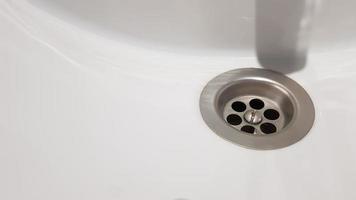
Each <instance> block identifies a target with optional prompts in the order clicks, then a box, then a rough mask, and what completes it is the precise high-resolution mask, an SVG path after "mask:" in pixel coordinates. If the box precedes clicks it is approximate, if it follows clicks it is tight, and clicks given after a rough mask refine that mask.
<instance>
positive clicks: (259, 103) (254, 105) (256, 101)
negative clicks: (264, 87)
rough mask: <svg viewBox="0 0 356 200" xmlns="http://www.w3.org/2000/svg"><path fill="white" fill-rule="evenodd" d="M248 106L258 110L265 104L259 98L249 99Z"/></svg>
mask: <svg viewBox="0 0 356 200" xmlns="http://www.w3.org/2000/svg"><path fill="white" fill-rule="evenodd" d="M250 106H251V108H253V109H256V110H260V109H262V108H263V107H264V106H265V103H263V101H261V100H260V99H252V100H251V101H250Z"/></svg>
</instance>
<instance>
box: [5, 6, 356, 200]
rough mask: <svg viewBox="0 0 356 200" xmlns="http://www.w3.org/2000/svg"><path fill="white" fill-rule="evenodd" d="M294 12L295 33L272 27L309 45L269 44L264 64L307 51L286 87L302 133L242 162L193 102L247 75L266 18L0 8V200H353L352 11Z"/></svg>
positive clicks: (240, 10) (355, 73)
mask: <svg viewBox="0 0 356 200" xmlns="http://www.w3.org/2000/svg"><path fill="white" fill-rule="evenodd" d="M304 2H305V4H308V3H310V5H312V6H311V7H307V8H312V9H310V10H309V9H307V10H304V9H302V10H303V12H299V13H297V12H296V13H294V15H293V16H299V15H300V13H303V14H302V15H300V16H307V17H305V18H303V19H307V20H304V22H305V23H302V22H303V20H302V21H298V20H296V19H295V18H294V21H293V20H291V21H290V20H289V19H290V18H287V17H286V18H285V19H284V18H283V17H279V18H278V19H279V20H282V21H280V22H283V23H285V24H286V25H291V24H293V23H295V24H297V22H300V23H301V24H307V25H306V26H300V27H302V28H303V27H304V28H303V29H299V28H295V26H290V27H289V29H288V30H290V28H294V29H295V30H296V31H301V30H304V32H302V33H306V34H305V35H306V37H305V38H308V39H307V40H305V41H304V39H305V38H304V37H300V38H298V37H297V36H300V35H303V34H297V35H294V36H293V34H287V35H283V34H282V35H283V36H285V37H286V38H287V39H288V38H292V39H294V41H295V42H293V43H290V44H292V45H286V46H282V48H277V47H275V46H274V48H276V51H273V52H278V51H279V50H281V49H283V48H284V47H290V46H293V45H294V44H298V45H297V46H298V47H300V45H299V44H304V45H301V46H302V48H301V50H302V51H303V53H305V54H302V55H306V52H307V51H306V49H307V46H309V47H310V48H309V53H308V57H307V59H306V62H305V66H304V67H303V68H301V69H298V70H294V71H293V70H291V71H290V73H288V76H289V77H291V78H293V79H294V80H296V81H297V82H298V83H300V84H301V85H302V86H303V87H304V88H305V89H306V90H307V91H308V93H309V94H310V96H311V97H312V99H313V101H314V104H315V107H316V121H315V124H314V127H313V128H312V130H311V132H310V133H309V134H308V135H307V136H306V137H305V138H304V139H303V140H302V141H300V142H298V143H297V144H295V145H293V146H290V147H288V148H284V149H281V150H274V151H254V150H248V149H244V148H241V147H239V146H236V145H233V144H231V143H229V142H226V141H225V140H222V139H221V138H219V137H218V136H216V135H215V134H214V133H213V132H212V131H211V130H210V129H209V128H208V127H207V126H206V125H205V123H204V121H203V120H202V118H201V116H200V111H199V95H200V92H201V91H202V89H203V87H204V85H205V84H206V83H207V82H208V81H209V80H210V79H212V78H213V77H214V76H216V75H218V74H220V73H222V72H225V71H228V70H231V69H234V68H240V67H255V66H256V67H258V66H259V63H258V62H257V59H256V56H255V55H256V49H257V48H256V47H258V44H259V43H258V41H262V42H266V40H258V38H259V37H258V36H257V35H256V34H255V28H262V30H266V29H265V28H266V27H264V26H257V24H256V23H255V21H257V20H256V17H255V16H257V15H255V14H256V13H259V14H262V16H264V15H263V14H264V12H271V11H274V10H273V7H272V8H271V7H268V6H267V5H264V4H262V5H261V4H259V3H258V2H257V3H253V2H251V1H242V0H223V1H215V0H214V1H213V0H209V1H206V0H205V1H203V0H200V1H199V0H194V1H178V0H177V1H175V0H169V1H168V0H166V1H163V0H150V1H148V0H147V1H143V0H131V1H124V0H120V1H114V0H102V1H99V0H87V1H84V0H77V1H69V0H52V1H45V0H28V1H25V0H1V1H0V33H1V34H0V35H1V37H0V61H1V64H0V199H4V200H22V199H26V200H47V199H52V200H56V199H58V200H62V199H66V200H70V199H73V200H78V199H85V200H94V199H105V200H110V199H120V200H137V199H152V200H156V199H162V200H163V199H164V200H166V199H171V200H198V199H199V200H200V199H204V200H215V199H224V200H233V199H246V200H247V199H248V200H258V199H268V200H285V199H290V200H299V199H305V200H315V199H323V200H334V199H343V200H353V199H355V198H356V191H355V189H354V188H355V186H354V185H355V184H356V145H355V140H356V135H355V133H356V131H355V130H356V124H355V123H353V121H352V120H353V119H354V116H355V115H356V109H355V106H354V104H355V103H356V88H355V87H356V17H355V12H354V8H355V6H356V3H355V2H353V1H347V0H338V1H336V0H324V1H304ZM260 3H261V2H260ZM271 3H278V1H277V0H275V1H271ZM308 5H309V4H308ZM266 6H267V7H266ZM297 6H300V5H295V4H294V7H297ZM257 8H258V9H257ZM263 8H265V9H263ZM284 8H285V9H290V8H291V7H290V6H289V4H288V5H284ZM303 8H304V7H303ZM256 10H259V11H260V12H256ZM281 10H282V11H283V9H277V8H276V10H275V12H276V13H275V14H276V16H283V12H282V13H281V12H279V11H281ZM291 10H292V11H293V10H294V9H291ZM295 10H298V9H297V8H296V9H295ZM299 11H300V8H299ZM309 12H312V14H310V13H309ZM305 13H307V14H305ZM265 14H266V13H265ZM267 14H268V13H267ZM287 14H288V13H287ZM278 19H276V20H278ZM266 20H268V19H266ZM270 23H272V22H270ZM265 25H266V26H267V28H268V24H265ZM277 25H278V24H277ZM277 25H276V24H275V26H277ZM305 27H311V28H305ZM277 28H278V27H277ZM267 30H268V29H267ZM273 30H274V29H273ZM273 30H272V31H273ZM266 33H267V32H266ZM273 33H278V32H271V33H268V34H267V36H269V37H267V38H269V39H271V40H272V39H276V38H274V37H272V36H273ZM293 33H294V32H293ZM260 39H264V37H263V36H261V37H260ZM271 40H267V42H268V41H271ZM256 41H257V42H256ZM287 41H290V40H287ZM301 41H303V42H301ZM306 41H310V45H305V44H306ZM263 44H264V43H262V47H265V46H264V45H263ZM283 44H289V43H288V42H287V43H283ZM262 49H264V48H262ZM292 50H293V51H292V54H293V53H295V52H294V49H292ZM262 52H263V51H262ZM296 52H299V51H296Z"/></svg>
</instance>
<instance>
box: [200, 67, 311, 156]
mask: <svg viewBox="0 0 356 200" xmlns="http://www.w3.org/2000/svg"><path fill="white" fill-rule="evenodd" d="M200 110H201V113H202V116H203V119H204V121H205V122H206V123H207V125H208V126H209V127H210V128H211V129H212V130H213V131H214V132H215V133H216V134H218V135H219V136H221V137H223V138H225V139H227V140H229V141H232V142H234V143H236V144H239V145H242V146H244V147H248V148H253V149H277V148H283V147H286V146H289V145H292V144H294V143H296V142H298V141H299V140H300V139H302V138H303V137H304V136H305V135H306V134H307V133H308V132H309V130H310V129H311V127H312V126H313V123H314V115H315V113H314V112H315V111H314V105H313V102H312V100H311V99H310V97H309V95H308V94H307V93H306V91H305V90H304V89H303V88H302V87H301V86H300V85H299V84H297V83H296V82H295V81H293V80H292V79H290V78H288V77H286V76H284V75H283V74H280V73H277V72H274V71H270V70H264V69H255V68H245V69H237V70H233V71H229V72H226V73H223V74H221V75H219V76H217V77H216V78H214V79H213V80H211V81H210V82H209V83H208V84H207V86H206V87H205V88H204V90H203V92H202V94H201V97H200Z"/></svg>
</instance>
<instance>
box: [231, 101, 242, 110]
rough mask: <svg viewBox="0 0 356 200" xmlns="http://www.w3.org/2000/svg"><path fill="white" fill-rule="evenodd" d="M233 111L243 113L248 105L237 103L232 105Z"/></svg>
mask: <svg viewBox="0 0 356 200" xmlns="http://www.w3.org/2000/svg"><path fill="white" fill-rule="evenodd" d="M231 107H232V109H234V111H236V112H243V111H245V110H246V105H245V104H244V103H243V102H241V101H235V102H234V103H233V104H232V105H231Z"/></svg>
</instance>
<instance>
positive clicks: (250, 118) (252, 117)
mask: <svg viewBox="0 0 356 200" xmlns="http://www.w3.org/2000/svg"><path fill="white" fill-rule="evenodd" d="M244 118H245V120H246V122H248V123H250V124H259V123H261V121H262V114H261V113H260V112H259V111H256V110H249V111H247V112H246V113H245V115H244Z"/></svg>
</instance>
